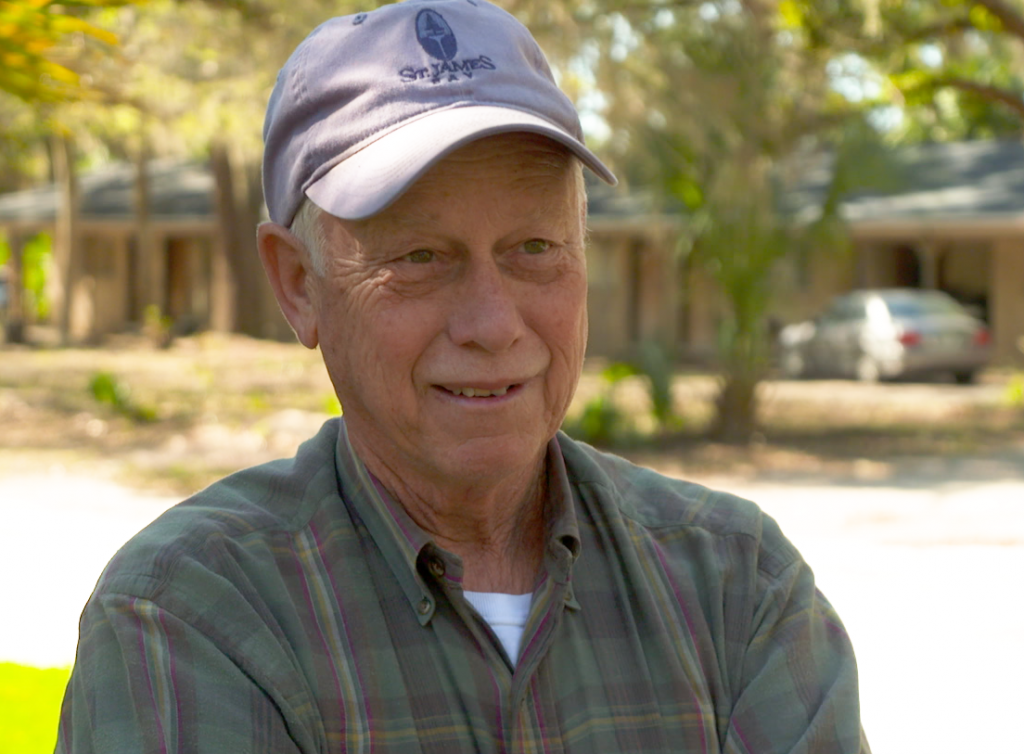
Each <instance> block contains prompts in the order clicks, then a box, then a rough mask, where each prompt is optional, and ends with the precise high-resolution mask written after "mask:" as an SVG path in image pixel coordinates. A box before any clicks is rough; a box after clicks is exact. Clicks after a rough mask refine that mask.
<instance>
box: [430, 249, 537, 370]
mask: <svg viewBox="0 0 1024 754" xmlns="http://www.w3.org/2000/svg"><path fill="white" fill-rule="evenodd" d="M453 294H454V295H453V297H452V298H453V301H452V309H451V314H450V316H449V319H448V334H449V337H451V339H452V342H453V343H455V345H458V346H469V347H473V346H476V347H479V348H482V349H483V350H485V351H489V352H491V353H500V352H502V351H505V350H508V349H509V348H511V347H512V345H513V344H514V343H515V342H516V341H517V340H519V338H520V337H521V335H522V334H523V331H524V329H525V327H526V325H525V323H524V322H523V318H522V316H521V315H520V311H519V302H518V300H517V298H516V281H514V280H510V279H509V278H508V277H507V276H505V275H504V274H502V271H501V268H500V267H499V266H498V263H497V260H495V259H494V257H493V256H491V255H490V254H488V255H487V258H486V259H472V260H470V261H469V262H468V263H467V269H466V274H465V275H463V277H462V280H461V281H460V285H458V286H456V287H455V291H453Z"/></svg>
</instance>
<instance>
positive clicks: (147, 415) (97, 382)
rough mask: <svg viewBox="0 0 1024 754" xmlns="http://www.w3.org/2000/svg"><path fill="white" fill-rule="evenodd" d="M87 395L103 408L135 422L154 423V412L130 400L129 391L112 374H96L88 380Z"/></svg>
mask: <svg viewBox="0 0 1024 754" xmlns="http://www.w3.org/2000/svg"><path fill="white" fill-rule="evenodd" d="M89 393H90V394H91V395H92V397H93V398H94V399H95V400H96V402H97V403H100V404H102V405H104V406H109V407H110V408H112V409H114V410H115V411H116V412H117V413H119V414H121V415H122V416H125V417H127V418H129V419H132V420H133V421H137V422H151V421H156V418H157V416H156V411H155V410H154V409H152V408H151V407H149V406H142V405H139V404H137V403H136V402H135V401H134V400H132V395H131V389H130V388H129V387H128V386H127V385H125V384H124V383H123V382H122V381H121V380H120V379H118V378H117V376H116V375H114V374H113V373H112V372H96V373H95V374H93V376H92V378H91V379H90V380H89Z"/></svg>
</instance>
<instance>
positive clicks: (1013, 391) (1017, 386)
mask: <svg viewBox="0 0 1024 754" xmlns="http://www.w3.org/2000/svg"><path fill="white" fill-rule="evenodd" d="M1004 400H1005V401H1006V403H1007V404H1008V405H1010V406H1013V407H1014V408H1024V374H1015V375H1013V377H1011V378H1010V382H1009V383H1008V384H1007V386H1006V393H1005V397H1004Z"/></svg>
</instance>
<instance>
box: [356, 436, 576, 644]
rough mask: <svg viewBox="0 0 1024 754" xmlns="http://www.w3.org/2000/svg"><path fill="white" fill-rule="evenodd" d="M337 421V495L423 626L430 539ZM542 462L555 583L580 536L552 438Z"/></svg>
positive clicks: (430, 602)
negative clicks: (424, 565) (424, 566)
mask: <svg viewBox="0 0 1024 754" xmlns="http://www.w3.org/2000/svg"><path fill="white" fill-rule="evenodd" d="M339 424H340V429H339V432H338V445H337V450H336V464H337V469H338V485H339V489H340V491H341V496H342V498H344V499H345V500H346V502H348V503H349V505H350V506H351V508H352V509H353V510H354V511H355V513H356V514H357V515H358V517H359V518H360V519H361V521H362V523H363V524H364V525H365V526H366V529H367V531H368V532H369V534H370V536H371V537H372V538H373V540H374V543H375V544H376V545H377V547H378V548H379V549H380V551H381V553H382V554H383V556H384V559H385V560H386V561H387V562H388V564H389V565H390V566H391V570H392V571H393V572H394V575H395V578H397V579H398V582H399V584H400V585H401V587H402V591H403V592H404V593H405V596H406V599H408V600H409V604H410V606H411V607H412V609H413V610H414V611H416V614H417V616H418V617H419V620H420V623H421V624H426V623H428V622H429V621H430V619H431V617H432V616H433V613H434V599H435V598H434V596H433V594H432V593H431V591H430V588H429V587H428V586H427V584H426V583H425V582H424V581H423V578H422V576H421V575H420V573H419V570H418V568H417V563H418V561H419V560H420V557H421V555H422V553H423V552H424V550H425V549H427V548H429V547H434V546H435V545H434V543H433V540H432V539H431V537H430V535H429V534H428V533H427V532H425V531H423V529H421V528H420V527H419V526H418V525H417V524H416V522H415V521H413V520H412V518H411V517H410V516H409V514H408V513H407V512H406V511H405V508H403V507H402V505H401V504H400V503H398V501H396V500H394V499H393V498H392V497H391V495H389V494H388V492H387V490H385V489H384V487H383V486H382V485H381V484H380V483H379V482H378V481H377V480H376V479H375V478H374V476H373V475H372V474H371V473H370V472H369V470H368V469H367V468H366V466H365V465H364V464H363V462H362V461H361V460H359V458H358V456H356V453H355V450H354V449H353V448H352V444H351V442H350V441H349V437H348V429H347V427H346V425H345V420H344V419H342V420H341V421H340V422H339ZM546 466H547V475H548V478H547V489H548V500H547V505H546V516H547V529H548V542H547V549H546V557H545V565H546V567H547V568H548V571H549V575H550V576H551V577H552V578H553V579H554V580H555V581H558V582H568V581H569V579H570V571H571V567H572V563H573V562H575V560H576V558H578V557H579V553H580V536H579V527H578V525H577V522H576V511H575V505H574V504H573V493H572V486H571V485H570V483H569V478H568V474H567V473H566V468H565V460H564V459H563V457H562V450H561V448H560V447H559V445H558V442H557V441H556V440H555V439H552V440H551V441H550V442H549V443H548V447H547V464H546Z"/></svg>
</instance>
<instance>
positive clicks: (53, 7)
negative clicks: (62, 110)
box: [0, 0, 123, 102]
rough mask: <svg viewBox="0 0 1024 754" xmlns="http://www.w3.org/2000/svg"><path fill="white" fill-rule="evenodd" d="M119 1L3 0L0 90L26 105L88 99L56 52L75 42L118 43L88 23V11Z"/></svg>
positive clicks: (1, 9) (106, 32)
mask: <svg viewBox="0 0 1024 754" xmlns="http://www.w3.org/2000/svg"><path fill="white" fill-rule="evenodd" d="M122 4H123V2H116V1H115V0H59V2H58V1H56V0H5V2H0V90H3V91H6V92H9V93H11V94H14V95H16V96H18V97H20V98H22V99H24V100H27V101H39V102H59V101H64V100H69V99H74V98H78V97H82V96H85V95H86V94H87V93H88V90H87V88H86V87H83V86H82V81H81V77H80V76H79V74H78V73H77V72H76V71H74V70H73V69H72V68H70V67H68V66H67V65H64V64H63V63H61V62H57V60H56V59H55V56H54V55H53V53H54V51H56V50H59V48H60V47H61V45H62V44H64V43H65V42H66V41H67V40H69V39H71V38H76V39H77V40H78V41H79V43H80V44H81V43H83V42H84V41H85V40H87V39H88V40H92V41H94V42H99V43H101V44H104V45H108V46H113V45H116V44H117V37H116V36H115V35H114V34H111V33H110V32H109V31H106V30H104V29H101V28H99V27H98V26H95V25H94V24H92V23H89V22H88V21H86V20H85V19H84V18H83V17H82V15H81V11H82V10H83V9H88V8H95V7H102V6H111V5H122Z"/></svg>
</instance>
